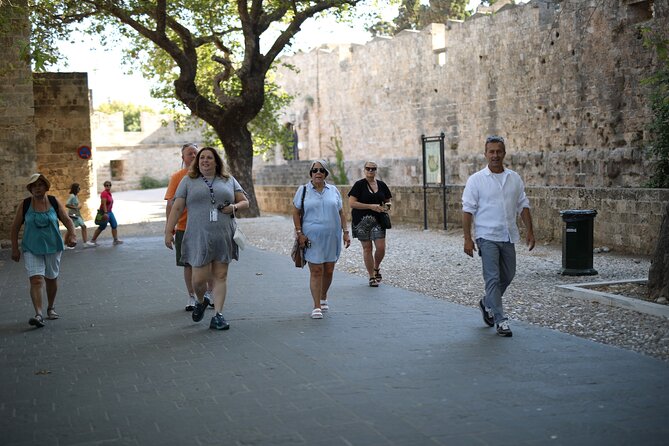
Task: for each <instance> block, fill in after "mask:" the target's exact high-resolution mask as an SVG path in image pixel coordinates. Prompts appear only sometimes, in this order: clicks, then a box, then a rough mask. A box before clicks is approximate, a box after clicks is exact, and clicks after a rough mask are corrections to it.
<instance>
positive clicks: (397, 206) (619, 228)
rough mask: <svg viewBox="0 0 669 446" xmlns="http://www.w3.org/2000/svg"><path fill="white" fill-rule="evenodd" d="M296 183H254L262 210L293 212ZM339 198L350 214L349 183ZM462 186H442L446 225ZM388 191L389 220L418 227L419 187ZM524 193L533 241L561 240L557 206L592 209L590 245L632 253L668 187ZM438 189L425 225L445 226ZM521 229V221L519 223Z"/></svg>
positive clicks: (451, 222)
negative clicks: (390, 198) (530, 212)
mask: <svg viewBox="0 0 669 446" xmlns="http://www.w3.org/2000/svg"><path fill="white" fill-rule="evenodd" d="M297 187H298V186H283V185H281V186H278V185H264V186H262V185H260V186H259V185H256V197H257V199H258V205H259V206H260V210H261V212H262V213H270V214H286V215H290V213H291V212H292V200H293V196H294V195H295V192H296V190H297ZM338 187H339V191H340V192H341V194H342V197H344V209H345V212H346V214H347V215H348V216H349V217H348V219H349V223H350V215H351V214H350V212H351V211H350V209H349V207H348V200H347V199H346V196H347V194H348V191H349V190H350V186H338ZM463 189H464V186H458V185H449V186H447V187H446V206H447V209H446V219H447V222H446V226H447V229H454V228H461V227H462V204H461V197H462V191H463ZM391 191H392V193H393V210H392V213H391V218H392V220H393V223H397V224H407V225H414V226H418V227H423V215H424V214H423V188H422V186H391ZM526 193H527V196H528V198H529V199H530V204H531V206H532V218H533V220H534V231H535V236H536V238H537V241H538V243H545V242H548V243H560V242H561V240H562V233H563V231H564V227H565V226H564V222H563V221H562V218H561V217H560V211H561V210H567V209H595V210H596V211H597V216H596V218H595V222H594V243H595V247H600V246H607V247H609V248H611V249H613V250H614V251H618V252H624V253H627V254H633V255H643V256H646V255H650V254H652V252H653V250H654V249H655V244H656V243H657V238H658V235H659V231H660V225H661V223H662V217H663V215H664V208H663V207H662V206H661V205H660V204H661V203H666V202H667V201H668V200H669V190H667V189H641V188H639V189H611V188H595V189H584V188H574V187H544V186H530V187H527V188H526ZM442 200H443V199H442V191H441V189H428V191H427V209H428V211H427V216H428V227H429V229H431V230H439V229H443V227H444V220H443V216H444V211H443V206H442V203H443V201H442ZM519 227H520V228H521V232H522V222H519Z"/></svg>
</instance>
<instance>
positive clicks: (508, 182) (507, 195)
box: [462, 166, 530, 243]
mask: <svg viewBox="0 0 669 446" xmlns="http://www.w3.org/2000/svg"><path fill="white" fill-rule="evenodd" d="M501 175H502V181H501V184H500V182H499V181H498V180H497V179H495V174H494V173H492V172H491V171H490V169H489V168H488V167H487V166H486V167H485V168H484V169H482V170H479V171H478V172H476V173H475V174H473V175H472V176H470V177H469V179H468V180H467V184H466V185H465V190H464V192H463V193H462V211H463V212H468V213H470V214H472V215H473V216H474V234H475V239H478V238H484V239H486V240H490V241H494V242H511V243H517V242H518V241H519V240H520V232H519V231H518V225H517V223H516V222H517V220H518V215H519V214H520V213H521V212H522V210H523V209H524V208H528V209H529V207H530V200H528V199H527V196H526V195H525V186H524V185H523V180H522V179H521V178H520V175H518V174H517V173H516V172H514V171H513V170H509V169H506V168H505V169H504V171H503V172H502V174H501Z"/></svg>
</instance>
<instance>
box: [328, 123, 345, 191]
mask: <svg viewBox="0 0 669 446" xmlns="http://www.w3.org/2000/svg"><path fill="white" fill-rule="evenodd" d="M328 148H329V149H330V150H331V151H332V152H333V153H334V156H335V163H334V166H333V167H332V169H331V170H332V172H331V174H332V181H334V184H348V175H347V174H346V166H345V165H344V150H343V149H342V142H341V130H340V129H339V127H338V126H336V125H335V126H334V135H333V136H331V137H330V142H329V143H328Z"/></svg>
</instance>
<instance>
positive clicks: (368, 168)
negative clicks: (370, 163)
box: [365, 167, 376, 172]
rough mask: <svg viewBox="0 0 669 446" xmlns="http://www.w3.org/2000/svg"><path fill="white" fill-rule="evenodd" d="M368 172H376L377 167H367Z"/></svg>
mask: <svg viewBox="0 0 669 446" xmlns="http://www.w3.org/2000/svg"><path fill="white" fill-rule="evenodd" d="M365 170H366V171H367V172H376V167H365Z"/></svg>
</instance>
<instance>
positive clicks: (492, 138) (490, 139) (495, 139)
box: [485, 135, 504, 144]
mask: <svg viewBox="0 0 669 446" xmlns="http://www.w3.org/2000/svg"><path fill="white" fill-rule="evenodd" d="M485 142H486V144H488V143H489V142H501V143H502V144H504V138H502V137H501V136H497V135H493V136H488V137H487V138H486V139H485Z"/></svg>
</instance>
